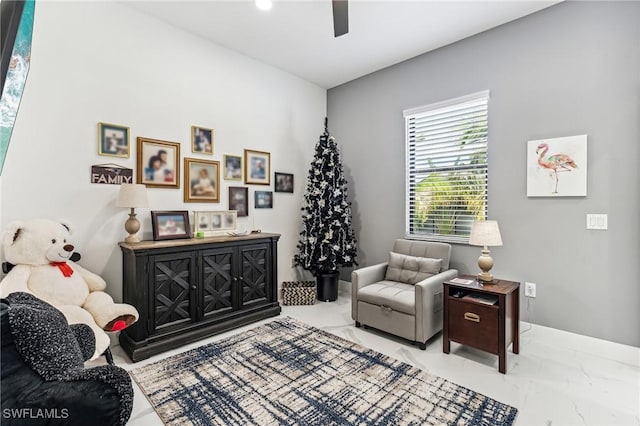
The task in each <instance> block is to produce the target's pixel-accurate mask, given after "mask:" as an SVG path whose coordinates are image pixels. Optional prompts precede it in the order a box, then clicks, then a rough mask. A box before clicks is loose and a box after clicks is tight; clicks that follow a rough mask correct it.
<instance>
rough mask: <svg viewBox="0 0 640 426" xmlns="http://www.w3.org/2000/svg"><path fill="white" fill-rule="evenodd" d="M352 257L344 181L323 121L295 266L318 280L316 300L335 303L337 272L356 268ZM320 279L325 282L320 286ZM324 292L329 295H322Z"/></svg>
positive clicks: (348, 209) (305, 199)
mask: <svg viewBox="0 0 640 426" xmlns="http://www.w3.org/2000/svg"><path fill="white" fill-rule="evenodd" d="M356 254H357V251H356V240H355V237H354V234H353V227H352V220H351V205H350V203H349V202H348V201H347V181H346V179H345V178H344V173H343V170H342V163H341V162H340V153H339V152H338V145H337V144H336V142H335V140H334V138H333V137H331V136H330V135H329V131H328V130H327V121H326V119H325V130H324V133H323V134H322V135H321V136H320V140H319V141H318V143H317V144H316V150H315V155H314V157H313V161H312V162H311V168H310V169H309V175H308V177H307V187H306V191H305V194H304V205H303V206H302V232H300V240H299V242H298V254H297V255H296V256H295V263H296V265H298V266H301V267H302V268H304V269H306V270H308V271H310V272H311V273H313V275H315V276H316V277H317V278H318V299H320V300H335V299H336V298H337V284H338V269H339V268H340V267H341V266H353V265H356V264H357V263H356ZM322 279H324V280H325V281H326V286H324V287H323V285H321V280H322ZM327 280H328V281H327ZM327 286H328V287H327ZM327 292H328V293H330V294H329V295H323V293H327ZM334 295H335V297H334Z"/></svg>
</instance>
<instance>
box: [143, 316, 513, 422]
mask: <svg viewBox="0 0 640 426" xmlns="http://www.w3.org/2000/svg"><path fill="white" fill-rule="evenodd" d="M131 374H132V375H133V377H134V379H135V380H136V382H137V383H138V384H139V385H140V387H141V388H142V391H143V392H144V393H145V394H146V396H147V398H148V399H149V401H150V402H151V404H152V405H153V407H154V408H155V410H156V412H157V413H158V415H159V416H160V417H161V418H162V421H163V422H164V423H165V424H168V425H188V424H193V425H209V424H213V425H247V424H258V425H275V424H278V425H311V424H317V425H330V424H338V425H353V424H376V425H402V424H416V425H418V424H469V425H511V424H512V423H513V422H514V420H515V417H516V415H517V412H518V411H517V409H516V408H514V407H511V406H509V405H506V404H503V403H501V402H498V401H496V400H493V399H491V398H488V397H487V396H485V395H482V394H479V393H477V392H474V391H472V390H469V389H466V388H464V387H462V386H458V385H456V384H454V383H451V382H449V381H447V380H445V379H442V378H440V377H436V376H433V375H430V374H428V373H426V372H424V371H422V370H420V369H418V368H415V367H412V366H411V365H409V364H406V363H404V362H400V361H398V360H395V359H393V358H391V357H388V356H386V355H383V354H381V353H378V352H375V351H373V350H370V349H367V348H364V347H362V346H359V345H357V344H355V343H352V342H349V341H347V340H344V339H342V338H340V337H337V336H334V335H333V334H330V333H327V332H325V331H322V330H319V329H317V328H314V327H311V326H309V325H306V324H304V323H302V322H299V321H296V320H294V319H291V318H281V319H278V320H276V321H273V322H271V323H268V324H266V325H262V326H259V327H256V328H254V329H252V330H249V331H246V332H244V333H240V334H238V335H235V336H232V337H229V338H227V339H224V340H221V341H219V342H215V343H211V344H208V345H205V346H202V347H199V348H196V349H193V350H190V351H188V352H185V353H182V354H178V355H174V356H172V357H169V358H167V359H164V360H162V361H158V362H156V363H153V364H149V365H147V366H144V367H140V368H137V369H135V370H133V371H132V372H131Z"/></svg>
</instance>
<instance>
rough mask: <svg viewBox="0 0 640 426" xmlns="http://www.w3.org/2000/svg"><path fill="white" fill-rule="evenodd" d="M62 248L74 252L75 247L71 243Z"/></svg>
mask: <svg viewBox="0 0 640 426" xmlns="http://www.w3.org/2000/svg"><path fill="white" fill-rule="evenodd" d="M62 248H63V249H64V251H68V252H72V251H73V249H74V248H75V247H73V246H72V245H71V244H65V246H64V247H62Z"/></svg>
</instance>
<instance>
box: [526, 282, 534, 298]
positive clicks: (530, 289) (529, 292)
mask: <svg viewBox="0 0 640 426" xmlns="http://www.w3.org/2000/svg"><path fill="white" fill-rule="evenodd" d="M524 295H525V296H527V297H536V284H535V283H524Z"/></svg>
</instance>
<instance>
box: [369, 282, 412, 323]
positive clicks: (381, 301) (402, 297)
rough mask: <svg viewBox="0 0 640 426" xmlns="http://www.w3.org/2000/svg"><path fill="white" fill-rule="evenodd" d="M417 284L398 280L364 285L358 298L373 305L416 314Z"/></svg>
mask: <svg viewBox="0 0 640 426" xmlns="http://www.w3.org/2000/svg"><path fill="white" fill-rule="evenodd" d="M415 291H416V290H415V286H413V285H412V284H405V283H399V282H396V281H380V282H377V283H374V284H370V285H368V286H366V287H362V288H361V289H360V290H359V291H358V300H360V301H362V302H367V303H371V304H372V305H378V306H385V307H387V308H391V309H393V310H394V311H398V312H404V313H406V314H410V315H415V312H416V296H415V294H416V293H415Z"/></svg>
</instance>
